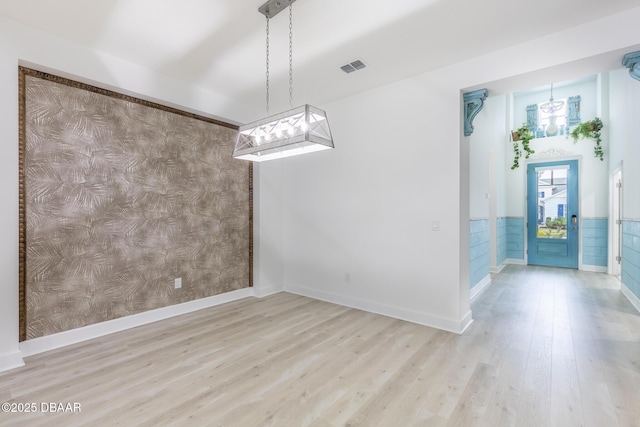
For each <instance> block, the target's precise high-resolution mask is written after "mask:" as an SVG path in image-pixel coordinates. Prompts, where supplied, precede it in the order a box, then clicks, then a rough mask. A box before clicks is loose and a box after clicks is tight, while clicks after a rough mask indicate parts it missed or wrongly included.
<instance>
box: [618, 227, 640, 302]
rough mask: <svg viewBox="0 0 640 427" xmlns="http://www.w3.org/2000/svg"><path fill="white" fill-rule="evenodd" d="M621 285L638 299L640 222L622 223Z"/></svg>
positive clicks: (639, 291) (639, 284) (639, 293)
mask: <svg viewBox="0 0 640 427" xmlns="http://www.w3.org/2000/svg"><path fill="white" fill-rule="evenodd" d="M622 283H624V284H625V286H626V287H627V288H629V289H630V290H631V292H633V293H634V295H635V296H637V297H638V298H640V221H628V220H623V221H622Z"/></svg>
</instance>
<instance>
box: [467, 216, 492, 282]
mask: <svg viewBox="0 0 640 427" xmlns="http://www.w3.org/2000/svg"><path fill="white" fill-rule="evenodd" d="M469 233H470V235H469V251H470V252H469V264H470V266H469V282H470V283H469V285H470V287H472V288H473V287H474V286H475V285H476V284H478V283H479V282H480V281H481V280H482V279H484V278H485V277H486V276H487V275H488V274H489V220H488V219H476V220H471V221H469Z"/></svg>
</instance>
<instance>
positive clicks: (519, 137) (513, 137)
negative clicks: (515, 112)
mask: <svg viewBox="0 0 640 427" xmlns="http://www.w3.org/2000/svg"><path fill="white" fill-rule="evenodd" d="M511 140H512V141H514V142H515V141H522V135H520V132H518V131H517V130H512V131H511Z"/></svg>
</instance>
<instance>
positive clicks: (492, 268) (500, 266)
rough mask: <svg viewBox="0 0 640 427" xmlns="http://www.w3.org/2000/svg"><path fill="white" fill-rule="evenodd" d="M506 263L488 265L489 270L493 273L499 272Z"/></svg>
mask: <svg viewBox="0 0 640 427" xmlns="http://www.w3.org/2000/svg"><path fill="white" fill-rule="evenodd" d="M506 265H507V264H505V263H504V262H503V263H502V264H500V265H499V266H497V267H496V266H495V265H492V266H491V267H489V271H490V272H491V273H493V274H498V273H500V272H501V271H502V270H504V268H505V267H506Z"/></svg>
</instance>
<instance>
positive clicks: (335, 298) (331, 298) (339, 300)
mask: <svg viewBox="0 0 640 427" xmlns="http://www.w3.org/2000/svg"><path fill="white" fill-rule="evenodd" d="M285 292H289V293H292V294H296V295H301V296H305V297H309V298H313V299H317V300H320V301H326V302H330V303H332V304H338V305H342V306H345V307H351V308H356V309H358V310H363V311H368V312H370V313H375V314H380V315H383V316H387V317H393V318H394V319H400V320H405V321H407V322H412V323H417V324H419V325H423V326H429V327H431V328H436V329H442V330H444V331H448V332H453V333H456V334H462V333H463V332H464V331H465V329H466V328H468V327H469V325H470V324H471V322H472V321H473V320H472V319H471V311H469V313H467V314H466V315H465V316H464V317H463V318H462V319H460V320H453V319H445V318H442V317H439V316H434V315H430V314H426V313H422V312H418V311H415V310H408V309H406V308H400V307H395V306H391V305H387V304H380V303H377V302H373V301H363V300H361V299H359V298H351V297H345V296H343V295H335V294H330V293H328V292H322V291H318V290H315V289H309V288H303V287H298V286H292V287H287V288H286V289H285Z"/></svg>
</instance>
